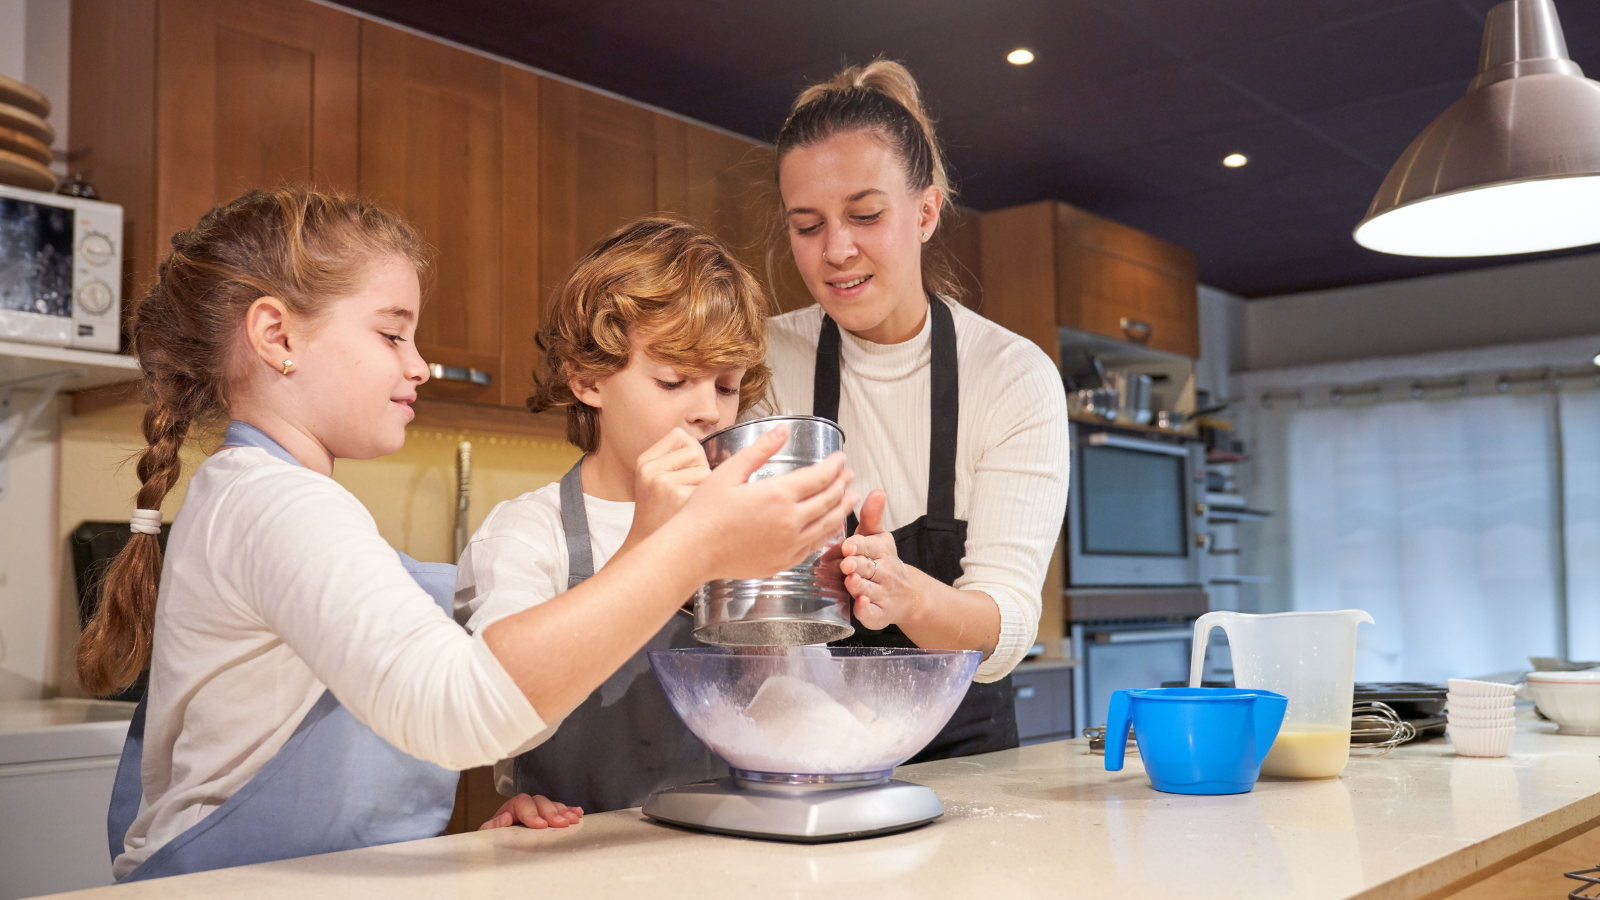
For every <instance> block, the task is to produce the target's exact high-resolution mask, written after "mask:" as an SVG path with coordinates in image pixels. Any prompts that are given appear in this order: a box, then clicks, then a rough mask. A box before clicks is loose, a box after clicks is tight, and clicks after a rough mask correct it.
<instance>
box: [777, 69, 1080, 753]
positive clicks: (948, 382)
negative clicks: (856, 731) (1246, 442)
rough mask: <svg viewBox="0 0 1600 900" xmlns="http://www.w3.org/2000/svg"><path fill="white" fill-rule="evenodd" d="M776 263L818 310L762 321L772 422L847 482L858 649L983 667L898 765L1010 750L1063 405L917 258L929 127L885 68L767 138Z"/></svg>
mask: <svg viewBox="0 0 1600 900" xmlns="http://www.w3.org/2000/svg"><path fill="white" fill-rule="evenodd" d="M777 181H778V190H779V193H780V195H781V197H782V202H783V210H782V212H783V216H784V219H785V224H786V226H787V233H788V239H789V247H790V250H791V252H792V253H793V255H794V261H795V265H796V266H797V267H798V268H799V270H800V274H801V276H802V278H803V279H804V281H805V283H806V287H807V288H809V289H810V291H811V295H812V298H813V299H815V300H816V301H817V304H816V305H814V306H811V307H808V308H806V309H802V310H798V311H795V312H792V313H788V314H785V315H782V316H778V317H776V318H774V319H773V320H772V321H771V322H770V323H769V325H768V340H769V350H768V357H767V359H768V364H769V365H770V366H771V368H772V370H773V380H772V393H773V402H774V404H775V406H776V408H777V410H778V411H779V412H782V413H787V414H804V413H811V414H813V415H817V416H822V417H824V418H829V419H834V420H836V421H838V422H839V424H840V427H841V428H843V430H844V433H845V435H846V436H847V440H848V442H849V447H850V460H851V467H852V469H854V471H855V473H856V477H857V479H858V480H857V482H856V484H857V486H858V487H859V486H865V487H866V488H869V489H873V488H875V489H876V490H873V491H872V493H871V494H869V495H868V496H867V499H866V501H865V502H864V503H863V504H862V507H861V519H860V527H859V528H858V529H857V530H856V531H855V534H854V535H853V536H852V537H850V538H848V539H847V540H846V541H845V542H844V545H843V547H844V552H845V553H846V554H847V555H848V556H849V558H848V559H846V560H845V561H844V563H843V569H844V571H845V573H846V574H847V577H846V580H845V584H846V587H847V588H848V589H849V591H850V593H851V595H852V596H853V597H854V598H855V602H854V610H853V611H854V617H855V620H856V621H855V625H856V633H855V635H853V636H852V637H851V638H850V639H849V640H848V641H847V642H846V643H853V644H860V645H866V646H887V647H911V646H916V647H923V648H927V649H969V650H980V651H982V652H983V654H984V661H983V664H982V665H981V666H980V667H979V668H978V673H977V676H976V678H975V681H976V683H975V684H974V685H973V686H972V688H971V689H970V690H969V691H968V693H967V697H966V699H965V700H964V701H963V703H962V705H961V707H960V709H958V710H957V711H956V714H955V716H954V717H952V718H951V720H950V723H949V724H948V725H947V726H946V727H945V729H944V730H943V731H942V732H941V733H940V734H939V736H938V737H936V738H935V739H934V740H933V742H932V743H931V744H929V745H928V747H927V748H926V749H924V750H923V751H922V753H920V754H918V756H916V757H915V758H914V759H913V761H922V760H928V759H945V758H949V757H953V756H966V755H969V754H973V753H985V752H989V751H992V750H1003V749H1007V748H1010V747H1015V746H1017V725H1016V711H1015V708H1014V706H1013V700H1012V693H1011V683H1010V672H1011V670H1012V668H1013V667H1015V666H1016V664H1017V663H1018V662H1020V661H1021V660H1022V659H1023V657H1024V656H1025V655H1026V653H1027V651H1028V648H1029V647H1030V646H1032V644H1033V641H1034V637H1035V636H1036V635H1037V633H1038V627H1039V612H1040V595H1039V592H1040V589H1041V587H1042V586H1043V583H1044V577H1045V570H1046V568H1047V567H1048V565H1049V562H1050V555H1051V552H1052V550H1053V548H1054V546H1055V543H1056V539H1057V537H1058V536H1059V533H1060V529H1061V522H1062V516H1063V514H1064V511H1065V509H1066V499H1067V466H1068V461H1069V454H1068V446H1067V442H1068V432H1067V409H1066V397H1065V392H1064V390H1063V388H1062V384H1061V378H1060V376H1059V374H1058V373H1057V371H1056V368H1055V366H1054V364H1052V363H1051V361H1050V360H1049V358H1048V357H1046V356H1045V355H1044V353H1042V352H1041V351H1040V350H1039V349H1038V348H1037V347H1036V346H1034V345H1033V344H1032V343H1030V342H1029V341H1027V340H1025V339H1023V338H1021V337H1019V336H1017V335H1015V334H1012V333H1011V332H1009V331H1006V330H1005V329H1003V328H1001V327H1000V326H998V325H995V324H994V323H993V322H990V321H988V320H987V319H984V318H982V317H981V316H978V315H976V314H975V313H972V312H969V311H968V310H966V309H964V308H962V307H961V306H960V305H959V304H958V303H956V300H957V299H958V298H959V296H960V293H961V291H960V288H959V286H958V285H957V284H956V282H955V280H954V279H953V278H952V277H951V276H950V270H949V266H948V265H947V264H945V263H944V262H943V261H942V260H941V259H939V258H938V256H937V255H936V254H934V253H931V252H929V251H928V250H927V249H926V248H925V247H924V245H925V244H926V243H927V242H928V240H929V239H930V238H932V237H933V234H934V232H935V231H936V230H937V229H938V227H939V217H940V214H941V213H942V212H943V211H944V209H945V207H946V206H947V205H948V204H949V203H950V198H951V189H950V185H949V180H948V178H947V176H946V174H945V169H944V163H943V159H942V157H941V155H940V152H939V145H938V142H937V140H936V138H935V137H934V133H933V127H932V124H931V123H930V122H929V120H928V117H927V115H926V114H925V112H924V111H923V108H922V102H921V98H920V96H919V94H918V90H917V85H916V82H915V81H914V80H913V79H912V77H911V74H910V73H909V72H907V71H906V69H905V68H904V67H903V66H901V65H900V64H898V63H894V62H888V61H885V60H877V61H875V62H873V63H872V64H870V65H867V66H864V67H852V68H849V69H846V70H845V71H843V72H840V73H839V74H838V75H837V76H835V77H834V78H833V79H832V80H830V81H828V82H826V83H824V84H820V85H816V86H813V87H811V88H808V89H807V90H806V91H804V92H803V93H801V94H800V96H799V98H798V99H797V100H796V101H795V104H794V108H793V109H792V111H791V112H790V115H789V119H788V121H787V122H785V123H784V126H783V129H782V131H781V132H780V133H779V135H778V140H777Z"/></svg>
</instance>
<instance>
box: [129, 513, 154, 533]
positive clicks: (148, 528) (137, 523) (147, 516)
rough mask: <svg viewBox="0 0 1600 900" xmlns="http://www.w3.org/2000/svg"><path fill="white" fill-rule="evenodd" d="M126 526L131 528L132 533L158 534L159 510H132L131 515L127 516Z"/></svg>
mask: <svg viewBox="0 0 1600 900" xmlns="http://www.w3.org/2000/svg"><path fill="white" fill-rule="evenodd" d="M128 528H129V529H131V530H132V531H133V533H134V534H160V533H161V510H159V509H136V510H134V511H133V515H132V516H129V517H128Z"/></svg>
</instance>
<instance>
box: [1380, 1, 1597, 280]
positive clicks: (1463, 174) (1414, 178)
mask: <svg viewBox="0 0 1600 900" xmlns="http://www.w3.org/2000/svg"><path fill="white" fill-rule="evenodd" d="M1355 239H1356V243H1358V244H1360V245H1361V246H1363V247H1367V248H1369V249H1372V250H1379V251H1382V252H1384V253H1396V254H1400V255H1403V256H1498V255H1502V254H1507V253H1532V252H1535V251H1539V250H1559V249H1562V248H1564V247H1580V246H1583V245H1585V244H1594V243H1600V82H1595V81H1592V80H1590V79H1588V78H1585V77H1583V70H1582V69H1580V68H1578V64H1577V63H1575V62H1573V61H1572V60H1571V59H1570V58H1569V57H1568V56H1567V42H1566V39H1565V38H1564V37H1563V36H1562V34H1561V21H1560V20H1559V19H1557V18H1556V10H1555V6H1554V5H1553V4H1552V3H1551V0H1510V2H1507V3H1501V4H1500V5H1498V6H1496V7H1494V8H1493V9H1491V10H1489V18H1488V21H1487V23H1486V24H1485V25H1484V30H1483V48H1482V50H1481V51H1480V53H1479V55H1478V77H1476V78H1474V79H1472V83H1471V84H1470V85H1468V86H1467V95H1466V96H1465V97H1462V98H1461V99H1460V100H1457V101H1456V102H1455V103H1454V104H1453V105H1451V107H1450V108H1449V109H1447V110H1445V111H1444V113H1443V114H1441V115H1440V116H1439V118H1437V119H1435V120H1433V124H1431V125H1429V126H1428V127H1427V128H1426V129H1424V130H1423V132H1422V133H1421V134H1419V135H1417V139H1416V140H1414V141H1412V142H1411V146H1409V147H1407V148H1406V151H1405V152H1404V153H1402V154H1401V155H1400V159H1399V161H1398V162H1396V163H1395V164H1394V168H1393V169H1391V170H1389V176H1388V177H1387V178H1385V179H1384V180H1383V186H1382V187H1381V188H1379V189H1378V195H1377V196H1376V197H1374V198H1373V200H1372V206H1371V207H1369V208H1368V209H1367V216H1366V218H1364V219H1362V220H1361V222H1360V224H1358V225H1356V228H1355Z"/></svg>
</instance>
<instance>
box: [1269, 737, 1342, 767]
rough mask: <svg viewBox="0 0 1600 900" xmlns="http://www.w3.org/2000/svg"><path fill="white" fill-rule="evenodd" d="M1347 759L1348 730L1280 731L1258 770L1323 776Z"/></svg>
mask: <svg viewBox="0 0 1600 900" xmlns="http://www.w3.org/2000/svg"><path fill="white" fill-rule="evenodd" d="M1349 760H1350V731H1349V729H1341V730H1339V731H1280V732H1278V739H1277V741H1275V742H1273V744H1272V752H1271V753H1268V754H1267V758H1266V761H1265V762H1263V763H1262V764H1261V774H1263V775H1276V776H1279V777H1281V778H1327V777H1329V776H1332V775H1337V774H1339V773H1340V772H1341V771H1343V770H1344V765H1345V763H1346V762H1349Z"/></svg>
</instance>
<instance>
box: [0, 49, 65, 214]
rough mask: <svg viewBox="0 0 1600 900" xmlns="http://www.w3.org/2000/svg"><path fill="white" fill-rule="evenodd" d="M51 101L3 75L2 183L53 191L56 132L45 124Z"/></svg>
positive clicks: (0, 103)
mask: <svg viewBox="0 0 1600 900" xmlns="http://www.w3.org/2000/svg"><path fill="white" fill-rule="evenodd" d="M49 117H50V101H49V99H47V98H46V97H45V95H44V94H41V93H39V92H38V91H37V90H35V89H34V88H32V87H29V86H28V85H26V84H23V83H22V82H20V81H17V80H15V79H11V78H7V77H6V76H4V75H0V183H5V184H14V185H16V186H17V187H25V188H32V189H33V190H36V191H52V190H55V187H56V176H55V174H54V173H53V172H51V171H50V145H51V144H53V143H55V139H56V132H55V129H54V128H51V127H50V123H49V122H47V121H45V120H46V119H48V118H49Z"/></svg>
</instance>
